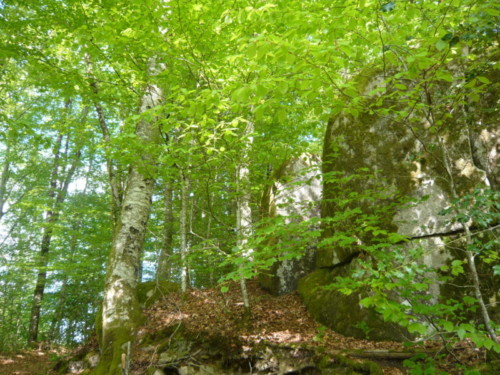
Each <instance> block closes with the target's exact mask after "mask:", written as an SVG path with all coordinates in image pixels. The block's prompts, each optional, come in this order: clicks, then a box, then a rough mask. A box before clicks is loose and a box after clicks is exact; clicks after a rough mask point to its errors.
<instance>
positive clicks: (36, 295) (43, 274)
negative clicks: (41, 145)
mask: <svg viewBox="0 0 500 375" xmlns="http://www.w3.org/2000/svg"><path fill="white" fill-rule="evenodd" d="M84 117H86V112H84ZM62 138H63V136H62V133H60V134H59V136H58V139H57V142H56V146H55V149H54V163H53V167H52V174H51V182H50V190H49V202H50V201H52V202H50V204H51V208H50V209H49V210H48V211H46V213H45V223H44V229H43V235H42V242H41V245H40V253H39V259H38V265H37V270H38V276H37V280H36V285H35V291H34V292H33V303H32V306H31V314H30V326H29V331H28V344H32V343H34V342H36V341H37V339H38V328H39V324H40V312H41V308H42V300H43V294H44V291H45V285H46V283H47V266H48V264H49V251H50V243H51V241H52V234H53V231H54V225H55V224H56V223H57V221H58V220H59V214H60V210H61V205H62V204H63V203H64V200H65V198H66V195H67V192H68V187H69V184H70V183H71V181H72V179H73V175H74V174H75V171H76V168H77V167H78V164H79V162H80V156H81V153H80V150H77V151H76V153H75V155H74V157H73V162H72V164H71V166H70V167H69V169H68V171H67V172H66V175H65V176H64V178H63V179H62V182H61V183H60V176H59V174H60V173H59V167H60V166H59V162H60V149H61V143H62ZM59 183H60V185H59Z"/></svg>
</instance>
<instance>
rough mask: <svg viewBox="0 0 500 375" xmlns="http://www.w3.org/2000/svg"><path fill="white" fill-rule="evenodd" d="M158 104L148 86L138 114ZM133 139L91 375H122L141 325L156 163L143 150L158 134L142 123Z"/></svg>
mask: <svg viewBox="0 0 500 375" xmlns="http://www.w3.org/2000/svg"><path fill="white" fill-rule="evenodd" d="M160 100H161V91H160V89H159V88H158V87H156V86H154V85H149V86H148V87H147V88H146V92H145V94H144V96H143V98H142V101H141V108H140V111H141V112H144V111H146V110H148V109H150V108H153V107H154V106H156V105H158V104H159V103H160ZM135 134H136V138H137V142H138V143H139V145H140V147H141V148H142V149H143V150H144V151H143V152H142V153H141V155H140V156H138V157H139V162H137V163H135V164H134V165H131V166H130V169H129V174H128V178H127V184H126V188H125V192H124V195H123V200H122V204H121V212H120V216H119V221H118V223H117V226H116V228H115V232H114V238H113V245H112V249H111V253H110V258H109V263H108V269H107V276H106V286H105V290H104V301H103V309H102V327H101V328H102V332H101V338H100V341H101V360H100V364H99V366H98V367H97V369H96V370H95V373H97V374H106V375H108V374H109V375H111V374H117V375H118V374H120V375H121V374H122V368H121V356H122V354H123V353H125V352H124V350H125V349H124V348H126V346H127V342H129V341H130V340H131V338H132V335H133V332H134V329H135V328H136V326H137V324H138V323H140V319H141V311H140V308H139V304H138V300H137V294H136V289H137V281H138V272H139V268H140V261H141V259H140V258H141V251H142V246H143V241H144V237H145V232H146V225H147V221H148V217H149V212H150V207H151V197H152V195H153V185H154V175H155V167H156V161H155V160H154V158H153V157H152V155H151V154H149V152H148V151H146V150H147V149H148V148H149V147H150V146H152V145H155V144H157V143H158V140H159V136H160V134H159V128H158V126H157V125H156V124H155V123H153V122H149V121H144V120H141V121H140V122H139V123H138V125H137V127H136V131H135Z"/></svg>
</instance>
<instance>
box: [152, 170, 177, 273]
mask: <svg viewBox="0 0 500 375" xmlns="http://www.w3.org/2000/svg"><path fill="white" fill-rule="evenodd" d="M173 191H174V188H173V182H172V180H171V179H170V178H167V180H166V182H165V188H164V192H163V202H164V209H163V210H164V211H163V213H164V215H163V221H164V222H163V246H162V249H161V252H160V257H159V260H158V268H157V270H156V280H158V281H163V280H168V279H170V277H171V268H172V267H171V264H170V257H171V256H172V251H173V239H174V210H173V207H172V204H173V201H174V200H173Z"/></svg>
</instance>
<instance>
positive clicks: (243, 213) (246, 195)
mask: <svg viewBox="0 0 500 375" xmlns="http://www.w3.org/2000/svg"><path fill="white" fill-rule="evenodd" d="M253 131H254V128H253V123H252V122H249V123H248V124H247V126H246V129H245V132H244V137H245V138H246V144H245V145H244V149H243V155H242V162H241V164H240V165H239V166H238V169H237V176H236V180H237V202H236V203H237V207H236V231H237V235H238V237H237V246H238V248H239V249H240V251H241V255H242V256H243V257H244V258H249V257H251V254H252V249H248V246H247V244H248V237H249V236H250V235H251V233H252V209H251V207H250V200H251V196H250V186H249V178H250V169H249V167H248V165H249V162H248V154H249V152H250V149H251V147H252V144H253V137H252V133H253ZM240 287H241V294H242V297H243V305H244V307H245V312H246V313H250V299H249V297H248V291H247V286H246V278H245V275H243V274H242V273H241V275H240Z"/></svg>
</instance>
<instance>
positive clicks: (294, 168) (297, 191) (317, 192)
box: [259, 154, 322, 295]
mask: <svg viewBox="0 0 500 375" xmlns="http://www.w3.org/2000/svg"><path fill="white" fill-rule="evenodd" d="M320 177H321V169H320V158H319V157H318V156H316V155H309V154H304V155H301V156H300V157H298V158H294V159H290V160H288V161H286V162H285V163H283V164H282V166H281V167H280V168H279V169H278V170H277V171H276V172H275V173H274V174H273V176H272V178H271V183H270V184H269V185H268V187H267V188H266V190H265V191H264V194H263V197H262V201H261V213H262V216H263V217H264V218H268V219H272V218H278V217H281V218H283V220H284V221H283V222H282V224H284V225H285V226H289V228H294V225H301V223H306V222H308V220H310V219H312V218H319V215H320V209H319V208H320V201H321V191H322V184H321V178H320ZM301 229H304V230H308V228H307V227H306V228H303V227H301ZM309 229H313V228H309ZM299 230H300V229H299ZM299 230H298V231H299ZM290 232H293V231H292V230H290V231H286V230H285V231H281V234H276V235H274V234H273V235H272V236H271V237H270V238H268V239H267V240H266V245H270V244H272V245H273V246H274V247H276V248H278V247H279V246H280V245H283V246H282V247H280V254H278V256H279V257H280V258H281V260H280V261H278V262H275V263H274V264H273V265H272V267H271V269H270V270H268V271H266V272H262V273H261V274H260V275H259V282H260V284H261V286H262V287H264V288H265V289H267V290H268V291H270V292H271V293H272V294H274V295H282V294H286V293H289V292H292V291H294V290H296V289H297V285H298V280H299V279H300V278H301V277H303V276H305V275H307V274H308V273H309V272H311V271H312V270H313V269H314V267H315V254H316V247H315V243H314V241H312V242H310V241H304V240H303V239H302V241H300V240H299V241H298V242H299V243H301V245H299V246H300V248H297V246H296V245H286V242H289V241H290V240H293V239H298V236H297V235H296V234H294V233H290Z"/></svg>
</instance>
